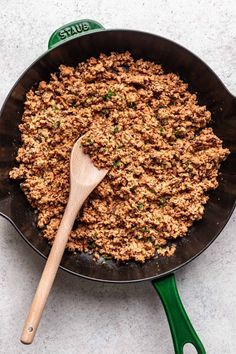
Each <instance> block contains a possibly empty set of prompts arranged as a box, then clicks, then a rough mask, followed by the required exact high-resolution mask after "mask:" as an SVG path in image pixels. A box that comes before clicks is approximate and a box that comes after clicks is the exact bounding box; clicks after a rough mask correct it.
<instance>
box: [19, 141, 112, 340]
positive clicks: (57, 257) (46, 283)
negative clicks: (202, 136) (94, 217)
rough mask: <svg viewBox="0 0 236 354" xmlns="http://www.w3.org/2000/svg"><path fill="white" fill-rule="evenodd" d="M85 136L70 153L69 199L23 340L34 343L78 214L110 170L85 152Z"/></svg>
mask: <svg viewBox="0 0 236 354" xmlns="http://www.w3.org/2000/svg"><path fill="white" fill-rule="evenodd" d="M82 138H83V137H81V138H80V139H79V140H77V142H76V143H75V145H74V147H73V150H72V153H71V158H70V194H69V200H68V203H67V206H66V209H65V212H64V215H63V218H62V220H61V224H60V226H59V229H58V231H57V234H56V237H55V240H54V242H53V246H52V248H51V251H50V254H49V256H48V259H47V262H46V265H45V268H44V270H43V273H42V276H41V279H40V281H39V284H38V288H37V290H36V293H35V296H34V299H33V301H32V304H31V307H30V311H29V314H28V317H27V319H26V321H25V324H24V328H23V331H22V334H21V338H20V340H21V342H22V343H24V344H31V343H32V341H33V339H34V336H35V333H36V330H37V328H38V325H39V322H40V319H41V316H42V313H43V309H44V307H45V305H46V302H47V299H48V296H49V293H50V290H51V287H52V284H53V282H54V279H55V277H56V274H57V270H58V267H59V265H60V262H61V259H62V256H63V253H64V250H65V247H66V243H67V241H68V238H69V234H70V232H71V230H72V227H73V224H74V221H75V218H76V216H77V215H78V212H79V210H80V208H81V207H82V205H83V203H84V201H85V199H86V198H87V197H88V196H89V194H90V193H91V192H92V191H93V189H94V188H95V187H96V186H97V185H98V184H99V183H100V182H101V181H102V179H103V178H104V177H105V175H106V174H107V172H108V171H107V170H105V169H103V170H99V169H97V168H96V167H95V166H94V165H93V163H92V161H91V160H90V158H89V156H88V155H85V154H84V153H83V149H82V147H81V144H80V142H81V139H82Z"/></svg>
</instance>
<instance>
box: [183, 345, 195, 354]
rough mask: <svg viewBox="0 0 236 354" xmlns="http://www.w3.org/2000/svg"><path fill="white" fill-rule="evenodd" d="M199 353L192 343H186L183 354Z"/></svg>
mask: <svg viewBox="0 0 236 354" xmlns="http://www.w3.org/2000/svg"><path fill="white" fill-rule="evenodd" d="M196 353H197V349H196V348H195V347H194V345H193V344H191V343H186V344H185V345H184V351H183V354H196Z"/></svg>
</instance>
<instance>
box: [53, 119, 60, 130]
mask: <svg viewBox="0 0 236 354" xmlns="http://www.w3.org/2000/svg"><path fill="white" fill-rule="evenodd" d="M60 125H61V122H60V121H59V120H56V121H55V122H53V128H54V129H58V128H59V127H60Z"/></svg>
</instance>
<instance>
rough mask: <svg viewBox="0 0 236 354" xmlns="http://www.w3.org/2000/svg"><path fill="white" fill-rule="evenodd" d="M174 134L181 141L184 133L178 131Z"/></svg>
mask: <svg viewBox="0 0 236 354" xmlns="http://www.w3.org/2000/svg"><path fill="white" fill-rule="evenodd" d="M174 134H175V136H176V138H179V139H181V138H183V133H182V132H181V131H180V130H176V131H175V133H174Z"/></svg>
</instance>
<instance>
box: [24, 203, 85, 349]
mask: <svg viewBox="0 0 236 354" xmlns="http://www.w3.org/2000/svg"><path fill="white" fill-rule="evenodd" d="M81 206H82V203H79V205H78V203H77V205H75V203H74V202H70V198H69V202H68V204H67V206H66V209H65V212H64V215H63V218H62V220H61V224H60V226H59V229H58V231H57V234H56V237H55V240H54V242H53V246H52V248H51V251H50V254H49V256H48V259H47V262H46V265H45V267H44V270H43V273H42V276H41V279H40V281H39V284H38V287H37V290H36V293H35V296H34V299H33V301H32V304H31V307H30V310H29V313H28V316H27V319H26V321H25V324H24V327H23V331H22V334H21V338H20V340H21V342H22V343H24V344H31V343H32V341H33V339H34V336H35V333H36V330H37V328H38V325H39V322H40V319H41V316H42V313H43V309H44V307H45V305H46V302H47V299H48V296H49V293H50V290H51V287H52V285H53V282H54V279H55V277H56V274H57V270H58V267H59V265H60V262H61V259H62V256H63V253H64V250H65V247H66V243H67V241H68V238H69V235H70V232H71V230H72V227H73V224H74V220H75V218H76V216H77V214H78V211H79V209H80V208H81Z"/></svg>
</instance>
